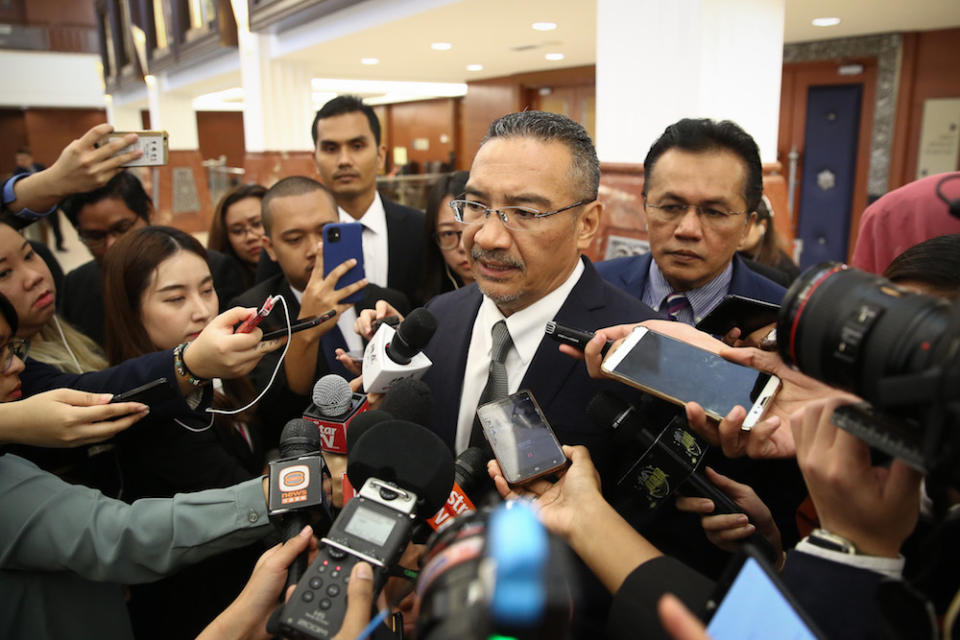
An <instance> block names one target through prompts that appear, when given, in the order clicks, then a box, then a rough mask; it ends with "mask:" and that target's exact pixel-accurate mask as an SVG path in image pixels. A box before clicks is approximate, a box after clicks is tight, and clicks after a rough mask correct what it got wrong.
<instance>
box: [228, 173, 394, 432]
mask: <svg viewBox="0 0 960 640" xmlns="http://www.w3.org/2000/svg"><path fill="white" fill-rule="evenodd" d="M261 208H262V221H263V228H264V232H265V234H266V235H265V237H264V247H265V249H266V251H267V253H268V254H269V256H270V258H271V259H272V260H274V261H276V262H277V264H278V265H279V266H280V268H281V269H282V273H280V274H277V275H275V276H273V277H271V278H269V279H267V280H265V281H263V282H261V283H259V284H257V285H256V286H254V287H253V288H251V289H248V290H247V291H245V292H244V293H243V294H241V295H240V296H237V297H236V298H235V299H234V300H232V301H231V306H242V307H257V308H259V307H261V306H263V303H264V301H265V300H266V299H267V296H275V295H280V296H283V299H284V300H285V301H286V306H287V309H288V311H289V314H290V322H291V323H293V322H295V321H296V320H297V319H298V318H308V317H310V316H319V315H322V314H324V313H326V312H327V311H330V310H331V309H335V310H336V311H337V315H336V317H335V318H333V319H331V320H329V321H327V322H325V323H324V324H322V325H320V326H319V327H316V328H314V329H307V330H306V331H301V332H299V333H295V334H293V336H292V339H291V342H290V348H289V349H287V355H286V357H285V358H284V364H283V367H281V368H280V370H279V371H278V372H277V379H276V380H275V381H274V383H273V385H272V386H271V388H270V391H269V392H268V393H267V395H266V396H264V398H263V399H262V400H261V401H260V402H259V404H258V410H259V411H260V413H261V415H262V416H263V417H264V419H265V420H267V421H268V422H269V424H268V426H269V427H271V429H270V432H269V435H268V438H267V440H268V442H267V447H270V446H273V445H276V440H277V438H278V437H279V433H280V429H281V428H282V427H283V425H284V423H285V422H286V421H287V420H289V419H290V418H295V417H299V416H301V415H302V414H303V410H304V409H306V408H307V406H308V405H309V403H310V393H311V389H312V387H313V384H314V383H315V382H316V380H317V379H318V378H319V377H320V376H322V375H325V374H327V373H336V374H339V375H342V376H344V377H346V378H347V379H350V378H352V377H353V376H352V374H350V373H349V372H348V371H347V370H346V369H345V368H344V367H343V365H342V364H341V363H340V362H338V361H337V359H336V350H337V349H343V350H345V351H346V350H350V349H360V348H362V346H363V344H362V340H361V339H360V337H359V336H357V335H356V334H355V333H354V332H353V331H352V328H353V323H354V320H355V318H356V314H357V310H358V309H364V308H367V307H370V306H372V305H373V303H374V302H375V301H376V300H379V299H387V300H390V301H391V304H397V305H400V306H401V307H404V308H408V307H409V303H408V302H407V298H406V296H404V295H403V294H402V293H400V292H398V291H393V290H390V289H385V288H383V287H378V286H376V285H372V284H367V280H366V279H364V280H361V281H359V282H356V283H354V284H352V285H349V286H346V287H343V288H341V289H336V288H335V286H336V284H337V280H338V279H339V278H340V276H342V275H343V274H344V273H346V271H347V270H348V269H349V268H350V267H352V266H353V264H352V263H350V261H348V262H346V263H344V264H342V265H340V266H339V267H337V269H334V270H333V271H331V272H330V274H329V275H327V276H326V277H324V273H323V245H322V238H323V227H324V226H326V225H327V224H330V223H334V222H337V221H338V217H337V206H336V203H335V202H334V200H333V196H332V195H331V194H330V191H328V190H327V188H326V187H324V186H323V185H322V184H320V183H319V182H317V181H316V180H313V179H312V178H307V177H303V176H292V177H289V178H284V179H283V180H280V181H279V182H277V183H276V184H275V185H273V186H272V187H270V189H268V190H267V193H266V194H265V195H264V197H263V202H262V203H261ZM361 289H365V297H364V300H363V301H361V302H360V303H359V304H357V305H356V306H354V305H353V304H350V303H342V302H341V300H342V299H343V298H346V297H348V296H350V295H351V294H353V293H354V292H356V291H359V290H361ZM284 326H285V317H284V312H283V305H282V304H280V303H279V302H278V303H277V304H276V306H275V307H274V310H273V311H272V312H271V314H270V315H269V316H268V317H267V318H266V319H265V320H264V321H263V322H262V323H261V325H260V327H261V328H262V329H263V330H264V331H265V332H266V331H270V330H273V329H280V328H283V327H284ZM281 352H282V350H280V351H277V352H275V353H273V354H268V355H267V356H266V357H264V359H263V360H262V361H261V362H260V363H259V364H258V365H257V367H256V368H255V369H254V370H253V372H252V373H251V375H250V378H251V381H252V382H253V384H254V387H255V388H256V389H257V390H258V391H259V390H261V389H263V388H264V387H266V386H267V384H268V383H269V382H270V378H271V376H272V375H273V371H274V369H275V368H276V365H277V362H278V360H279V358H280V353H281Z"/></svg>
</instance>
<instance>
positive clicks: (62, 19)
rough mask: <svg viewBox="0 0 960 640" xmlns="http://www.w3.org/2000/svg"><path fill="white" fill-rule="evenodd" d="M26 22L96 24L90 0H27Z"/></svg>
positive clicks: (91, 25) (88, 25) (92, 25)
mask: <svg viewBox="0 0 960 640" xmlns="http://www.w3.org/2000/svg"><path fill="white" fill-rule="evenodd" d="M24 5H25V9H26V19H27V23H28V24H51V25H52V24H63V25H75V26H85V27H94V26H96V24H97V19H96V13H95V12H94V10H93V1H92V0H79V1H77V0H74V1H73V2H64V1H63V0H28V1H27V2H25V3H24Z"/></svg>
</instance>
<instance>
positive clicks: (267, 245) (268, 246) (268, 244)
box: [263, 236, 277, 262]
mask: <svg viewBox="0 0 960 640" xmlns="http://www.w3.org/2000/svg"><path fill="white" fill-rule="evenodd" d="M263 250H264V251H266V252H267V255H268V256H270V259H271V260H273V261H274V262H276V261H277V254H276V252H274V250H273V240H271V239H270V236H263Z"/></svg>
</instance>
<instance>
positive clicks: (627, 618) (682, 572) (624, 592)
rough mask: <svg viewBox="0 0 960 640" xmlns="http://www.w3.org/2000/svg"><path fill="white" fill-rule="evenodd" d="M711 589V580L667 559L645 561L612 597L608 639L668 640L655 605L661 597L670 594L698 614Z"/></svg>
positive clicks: (678, 562)
mask: <svg viewBox="0 0 960 640" xmlns="http://www.w3.org/2000/svg"><path fill="white" fill-rule="evenodd" d="M713 588H714V585H713V582H712V581H711V580H709V579H707V578H705V577H704V576H702V575H700V574H699V573H697V572H696V571H694V570H693V569H691V568H690V567H688V566H687V565H685V564H683V563H682V562H680V561H679V560H676V559H674V558H671V557H670V556H660V557H659V558H654V559H653V560H650V561H648V562H645V563H643V564H641V565H640V566H639V567H637V568H636V569H634V570H633V572H632V573H631V574H630V575H629V576H627V579H626V580H624V581H623V584H622V585H621V586H620V589H618V590H617V592H616V593H615V594H614V596H613V603H612V604H611V606H610V615H609V617H608V618H607V629H606V631H607V637H608V638H612V639H614V640H619V639H620V638H623V640H628V639H629V640H633V639H634V638H640V637H642V638H644V639H647V638H663V639H664V640H670V639H671V636H670V635H669V634H668V633H667V632H666V631H665V630H664V629H663V626H662V625H661V624H660V616H659V615H658V614H657V603H658V602H659V601H660V598H661V597H662V596H663V594H665V593H672V594H673V595H675V596H677V598H679V599H680V601H681V602H683V603H684V604H685V605H686V606H687V608H688V609H690V610H691V611H693V612H694V613H696V614H698V615H699V614H701V613H702V612H703V610H704V608H705V604H706V602H707V599H708V598H709V597H710V594H711V593H712V592H713Z"/></svg>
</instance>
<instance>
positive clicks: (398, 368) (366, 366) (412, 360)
mask: <svg viewBox="0 0 960 640" xmlns="http://www.w3.org/2000/svg"><path fill="white" fill-rule="evenodd" d="M436 330H437V319H436V318H435V317H434V316H433V314H432V313H430V312H429V311H428V310H427V309H424V308H423V307H420V308H418V309H414V310H413V311H412V312H410V315H408V316H407V317H406V318H405V319H404V320H403V322H401V323H400V325H399V326H398V327H397V328H396V329H394V328H393V327H391V326H389V325H386V324H381V325H380V328H379V329H377V332H376V333H374V334H373V338H371V339H370V342H369V343H367V348H366V349H365V350H364V352H363V388H364V390H365V391H366V392H367V393H383V392H385V391H387V390H389V389H390V387H391V385H393V384H394V383H396V382H397V381H399V380H403V379H405V378H420V377H422V376H423V374H424V373H426V371H427V370H428V369H429V368H430V366H431V364H432V363H431V362H430V358H428V357H427V356H426V355H424V354H423V353H422V352H423V348H424V347H426V346H427V343H428V342H430V338H432V337H433V334H434V332H436Z"/></svg>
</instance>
